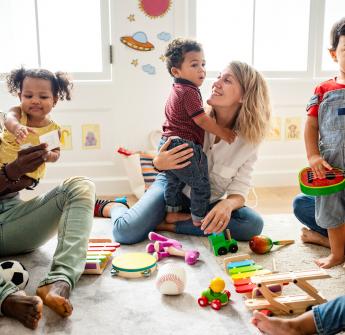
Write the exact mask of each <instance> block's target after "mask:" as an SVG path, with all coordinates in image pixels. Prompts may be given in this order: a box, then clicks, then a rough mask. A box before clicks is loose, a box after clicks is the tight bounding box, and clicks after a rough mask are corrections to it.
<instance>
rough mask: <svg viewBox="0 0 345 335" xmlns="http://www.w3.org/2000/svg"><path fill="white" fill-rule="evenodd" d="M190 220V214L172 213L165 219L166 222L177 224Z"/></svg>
mask: <svg viewBox="0 0 345 335" xmlns="http://www.w3.org/2000/svg"><path fill="white" fill-rule="evenodd" d="M190 218H191V215H190V214H189V213H180V212H175V213H174V212H171V213H167V215H166V217H165V222H166V223H176V222H179V221H187V220H189V219H190Z"/></svg>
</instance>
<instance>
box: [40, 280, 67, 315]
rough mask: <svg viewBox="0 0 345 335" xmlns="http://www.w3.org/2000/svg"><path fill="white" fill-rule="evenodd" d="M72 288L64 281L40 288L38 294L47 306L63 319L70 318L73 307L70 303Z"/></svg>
mask: <svg viewBox="0 0 345 335" xmlns="http://www.w3.org/2000/svg"><path fill="white" fill-rule="evenodd" d="M70 291H71V288H70V286H69V284H68V283H67V282H65V281H63V280H59V281H56V282H54V283H52V284H49V285H45V286H40V287H39V288H38V289H37V291H36V293H37V295H39V296H40V297H41V299H42V301H43V303H44V304H45V305H47V306H48V307H49V308H51V309H52V310H53V311H55V312H56V313H58V314H59V315H61V316H63V317H67V316H70V315H71V314H72V311H73V306H72V304H71V302H70V301H69V299H68V298H69V294H70Z"/></svg>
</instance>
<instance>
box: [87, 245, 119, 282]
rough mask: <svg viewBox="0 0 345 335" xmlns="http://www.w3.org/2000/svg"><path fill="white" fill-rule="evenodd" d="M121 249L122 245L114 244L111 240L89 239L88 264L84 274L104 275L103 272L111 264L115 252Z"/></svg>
mask: <svg viewBox="0 0 345 335" xmlns="http://www.w3.org/2000/svg"><path fill="white" fill-rule="evenodd" d="M119 247H120V243H118V242H112V241H111V239H106V238H103V239H102V238H94V239H89V244H88V249H87V255H86V264H85V270H84V272H83V274H87V275H94V274H98V275H100V274H102V272H103V270H104V269H105V267H106V266H107V264H108V263H109V262H110V260H111V259H112V256H113V252H115V251H116V248H119Z"/></svg>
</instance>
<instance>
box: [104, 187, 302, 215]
mask: <svg viewBox="0 0 345 335" xmlns="http://www.w3.org/2000/svg"><path fill="white" fill-rule="evenodd" d="M298 193H299V189H298V188H297V187H265V188H255V193H254V192H250V194H249V196H248V201H247V205H248V206H250V207H255V204H256V207H255V210H256V211H258V212H259V213H261V214H283V213H292V201H293V198H294V197H295V195H297V194H298ZM255 194H256V197H257V200H255ZM114 197H115V196H105V197H101V196H100V198H103V199H114ZM127 198H128V203H129V204H130V205H131V206H132V205H133V204H134V203H135V202H136V201H137V199H136V197H135V196H134V195H127Z"/></svg>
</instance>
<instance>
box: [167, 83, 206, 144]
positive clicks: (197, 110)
mask: <svg viewBox="0 0 345 335" xmlns="http://www.w3.org/2000/svg"><path fill="white" fill-rule="evenodd" d="M204 113H205V111H204V108H203V103H202V97H201V93H200V90H199V89H198V88H197V87H196V86H195V85H194V84H193V83H192V82H190V81H189V80H185V79H178V78H176V79H175V83H174V84H173V87H172V89H171V92H170V95H169V98H168V101H167V103H166V105H165V117H166V120H165V122H164V124H163V136H166V137H170V136H179V137H181V138H183V139H185V140H189V141H192V142H194V143H197V144H200V145H203V143H204V134H205V131H204V130H203V129H202V128H200V127H199V126H198V125H197V124H196V123H195V122H194V121H193V119H195V118H197V117H199V116H200V115H203V114H204Z"/></svg>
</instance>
